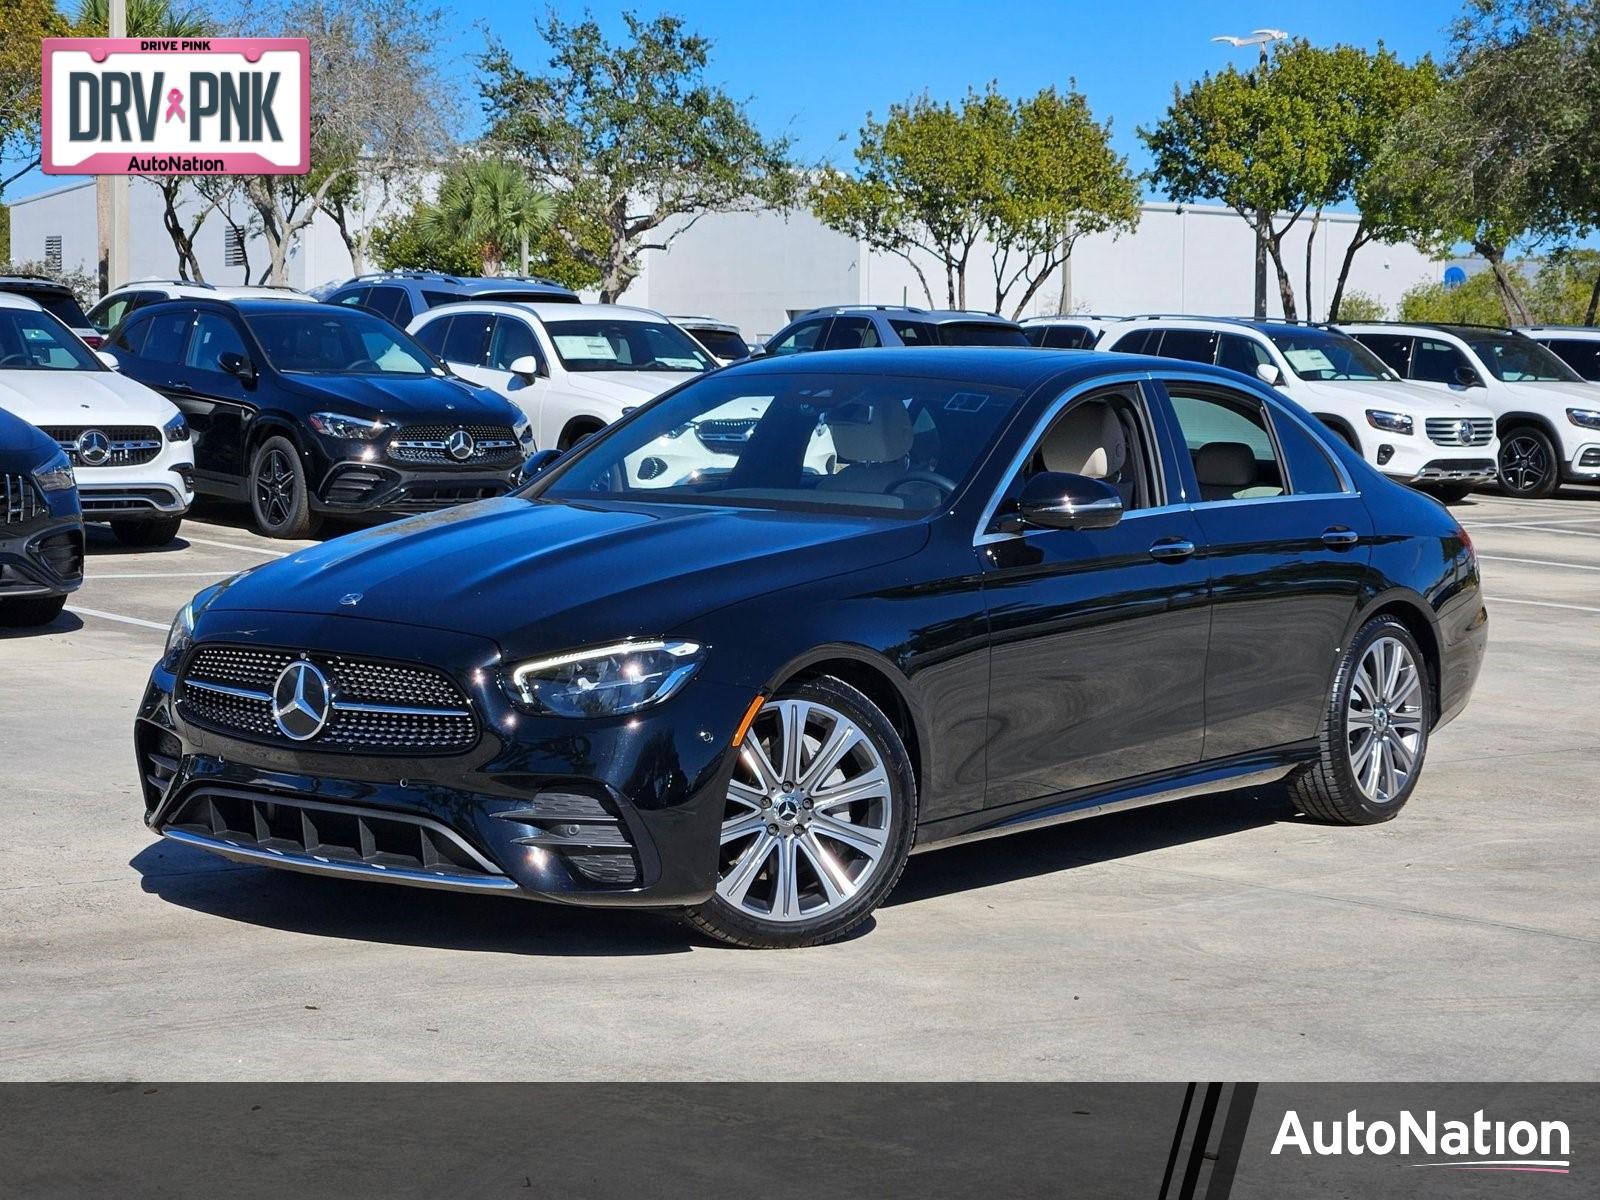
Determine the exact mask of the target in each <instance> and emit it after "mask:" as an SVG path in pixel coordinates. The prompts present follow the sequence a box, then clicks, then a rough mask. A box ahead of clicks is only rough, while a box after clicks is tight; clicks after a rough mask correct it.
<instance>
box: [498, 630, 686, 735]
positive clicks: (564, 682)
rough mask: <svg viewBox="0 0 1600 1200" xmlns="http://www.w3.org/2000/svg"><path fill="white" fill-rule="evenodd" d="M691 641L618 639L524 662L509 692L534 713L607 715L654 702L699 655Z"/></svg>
mask: <svg viewBox="0 0 1600 1200" xmlns="http://www.w3.org/2000/svg"><path fill="white" fill-rule="evenodd" d="M704 653H705V651H704V647H702V646H700V645H698V644H697V643H695V642H678V641H653V642H620V643H618V644H617V645H615V646H602V647H600V648H599V649H596V650H578V651H575V652H574V653H572V654H559V655H557V656H555V657H554V658H541V659H539V660H538V661H536V662H526V663H522V664H520V665H519V666H516V667H514V668H513V669H512V671H511V687H512V691H513V694H514V695H515V696H516V698H517V699H518V700H520V701H521V702H522V703H523V704H524V705H526V706H527V707H529V708H531V709H533V710H534V711H535V712H540V713H548V714H550V715H552V716H557V717H610V716H616V715H618V714H620V713H630V712H635V711H637V710H638V709H641V708H644V707H645V706H646V705H650V704H659V703H660V702H661V701H663V700H665V699H666V698H667V697H668V696H670V695H672V694H673V693H674V692H676V691H677V690H678V689H679V688H681V687H682V686H683V685H684V684H685V683H687V682H688V680H689V676H691V675H693V674H694V673H695V671H696V669H697V668H698V667H699V666H700V663H701V661H702V659H703V658H704Z"/></svg>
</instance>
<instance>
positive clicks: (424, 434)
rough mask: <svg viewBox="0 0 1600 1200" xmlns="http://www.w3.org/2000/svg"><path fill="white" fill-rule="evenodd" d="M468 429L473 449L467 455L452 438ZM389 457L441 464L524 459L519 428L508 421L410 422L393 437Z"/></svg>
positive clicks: (494, 463) (479, 464) (506, 462)
mask: <svg viewBox="0 0 1600 1200" xmlns="http://www.w3.org/2000/svg"><path fill="white" fill-rule="evenodd" d="M457 433H465V434H466V435H467V436H468V437H470V438H471V439H472V449H471V452H470V453H469V454H467V456H466V457H464V458H458V457H456V455H454V454H452V453H451V451H450V438H451V436H452V435H454V434H457ZM389 457H390V458H392V459H394V460H396V461H397V462H407V463H432V464H435V465H438V466H447V467H460V466H474V467H482V466H497V465H501V464H504V465H508V466H509V465H510V464H512V463H515V462H520V461H521V459H522V447H521V443H519V442H518V441H517V435H516V432H515V431H514V430H512V429H509V428H507V427H506V426H504V425H407V426H405V427H404V428H401V429H398V430H396V431H395V433H394V436H393V437H391V438H390V439H389Z"/></svg>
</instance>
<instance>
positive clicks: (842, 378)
mask: <svg viewBox="0 0 1600 1200" xmlns="http://www.w3.org/2000/svg"><path fill="white" fill-rule="evenodd" d="M798 361H803V360H798ZM1019 394H1020V393H1018V392H1017V391H1015V390H1013V389H1010V388H996V387H988V386H986V385H982V384H953V383H946V382H941V381H939V380H935V379H920V378H918V379H909V378H906V379H903V378H898V377H892V376H884V375H834V374H811V373H806V372H801V371H794V372H781V373H780V372H775V371H761V372H740V371H735V372H733V373H732V374H720V375H714V376H712V377H710V378H708V379H706V380H704V381H701V382H697V383H693V384H690V385H689V386H687V387H684V388H681V389H679V390H678V391H675V392H672V393H669V394H668V395H666V396H664V397H662V398H661V399H660V400H658V401H655V402H653V403H651V404H649V405H647V406H646V407H645V408H643V409H642V410H641V411H640V412H639V413H638V414H637V415H636V416H634V417H632V418H630V419H626V420H624V421H623V422H622V423H621V424H620V425H617V426H614V427H613V428H612V429H610V430H608V431H607V432H605V433H603V434H601V435H600V436H599V437H598V438H597V439H596V440H595V441H594V442H592V443H590V445H589V446H588V447H586V448H585V449H583V450H581V451H579V452H578V453H577V454H576V455H575V456H573V458H572V460H571V462H570V463H561V464H558V465H557V466H556V468H555V469H554V471H553V472H552V474H551V476H550V477H549V479H548V481H545V480H540V481H536V482H535V483H534V484H533V485H532V489H533V491H532V494H534V495H539V496H544V497H547V498H554V499H569V500H589V501H593V500H596V499H600V498H602V497H606V498H611V499H617V500H639V501H651V502H667V503H674V504H705V505H735V506H739V507H751V508H777V509H796V510H812V511H827V510H850V511H855V512H865V513H871V514H873V515H882V516H893V517H904V516H915V515H919V514H923V513H928V512H932V511H934V510H935V509H937V508H939V507H940V506H942V505H944V504H945V503H947V502H948V501H949V499H950V497H951V496H952V495H953V494H954V493H955V490H956V489H957V488H958V487H959V486H960V485H961V483H962V482H963V481H964V480H965V479H966V477H967V476H968V475H969V474H970V473H971V471H972V470H973V469H974V467H975V466H976V464H977V462H978V460H979V458H980V457H981V456H982V455H983V453H984V451H985V450H986V449H987V447H988V446H989V444H990V442H991V441H993V439H994V437H995V436H996V434H997V433H998V431H999V429H1000V428H1001V426H1002V424H1003V423H1004V422H1005V420H1006V418H1007V417H1008V416H1009V415H1010V414H1011V411H1012V409H1013V408H1014V407H1015V406H1016V404H1017V400H1018V396H1019Z"/></svg>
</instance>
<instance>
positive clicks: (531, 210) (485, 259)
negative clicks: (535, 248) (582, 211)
mask: <svg viewBox="0 0 1600 1200" xmlns="http://www.w3.org/2000/svg"><path fill="white" fill-rule="evenodd" d="M554 215H555V201H554V200H553V199H552V198H551V197H550V196H549V195H548V194H546V193H544V192H541V191H539V190H538V189H537V188H535V187H534V186H533V184H532V183H531V182H530V181H529V179H528V175H527V172H525V171H524V170H523V169H522V168H521V167H520V166H519V165H517V164H516V163H514V162H510V161H508V160H506V159H503V158H471V159H467V160H465V161H464V162H461V163H459V164H457V165H456V166H455V167H453V168H452V169H451V170H450V173H449V174H448V175H446V176H445V180H444V183H443V184H442V185H441V186H440V188H439V197H438V199H436V200H435V201H434V202H433V203H432V204H431V205H429V206H428V207H427V209H426V210H425V212H424V213H423V215H422V222H421V224H422V231H423V233H424V234H426V235H427V236H429V237H432V238H437V239H438V240H440V241H465V242H466V243H467V244H468V245H470V246H472V247H473V248H474V249H476V250H477V252H478V258H479V261H480V262H481V263H482V264H483V273H484V274H485V275H498V274H499V273H500V272H501V271H502V270H503V269H504V267H505V263H506V259H508V258H509V257H510V256H511V254H512V252H513V251H519V252H520V255H521V262H522V270H523V271H524V272H526V271H527V269H528V240H529V238H530V237H532V236H533V235H534V234H536V233H538V232H539V231H540V230H542V229H543V228H544V227H545V226H547V225H549V224H550V221H551V219H552V217H554Z"/></svg>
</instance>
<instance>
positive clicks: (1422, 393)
mask: <svg viewBox="0 0 1600 1200" xmlns="http://www.w3.org/2000/svg"><path fill="white" fill-rule="evenodd" d="M1301 387H1302V389H1303V391H1302V393H1301V394H1302V395H1304V397H1305V399H1304V400H1302V401H1301V404H1302V405H1303V406H1307V407H1309V406H1310V403H1309V402H1314V401H1322V400H1328V401H1340V400H1342V401H1343V402H1344V403H1346V404H1360V405H1363V406H1364V407H1369V408H1381V409H1384V410H1386V411H1388V412H1398V413H1406V414H1408V415H1410V416H1413V417H1424V418H1426V417H1492V416H1493V415H1494V414H1493V413H1492V412H1490V411H1489V409H1488V408H1487V407H1486V406H1484V405H1483V404H1480V403H1478V402H1477V401H1475V400H1472V399H1471V398H1469V397H1464V396H1457V395H1454V394H1452V393H1449V392H1438V391H1435V390H1433V389H1432V388H1427V387H1423V386H1422V385H1421V384H1416V383H1407V382H1404V381H1401V380H1361V381H1359V382H1350V383H1330V382H1327V381H1323V380H1302V381H1301Z"/></svg>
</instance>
